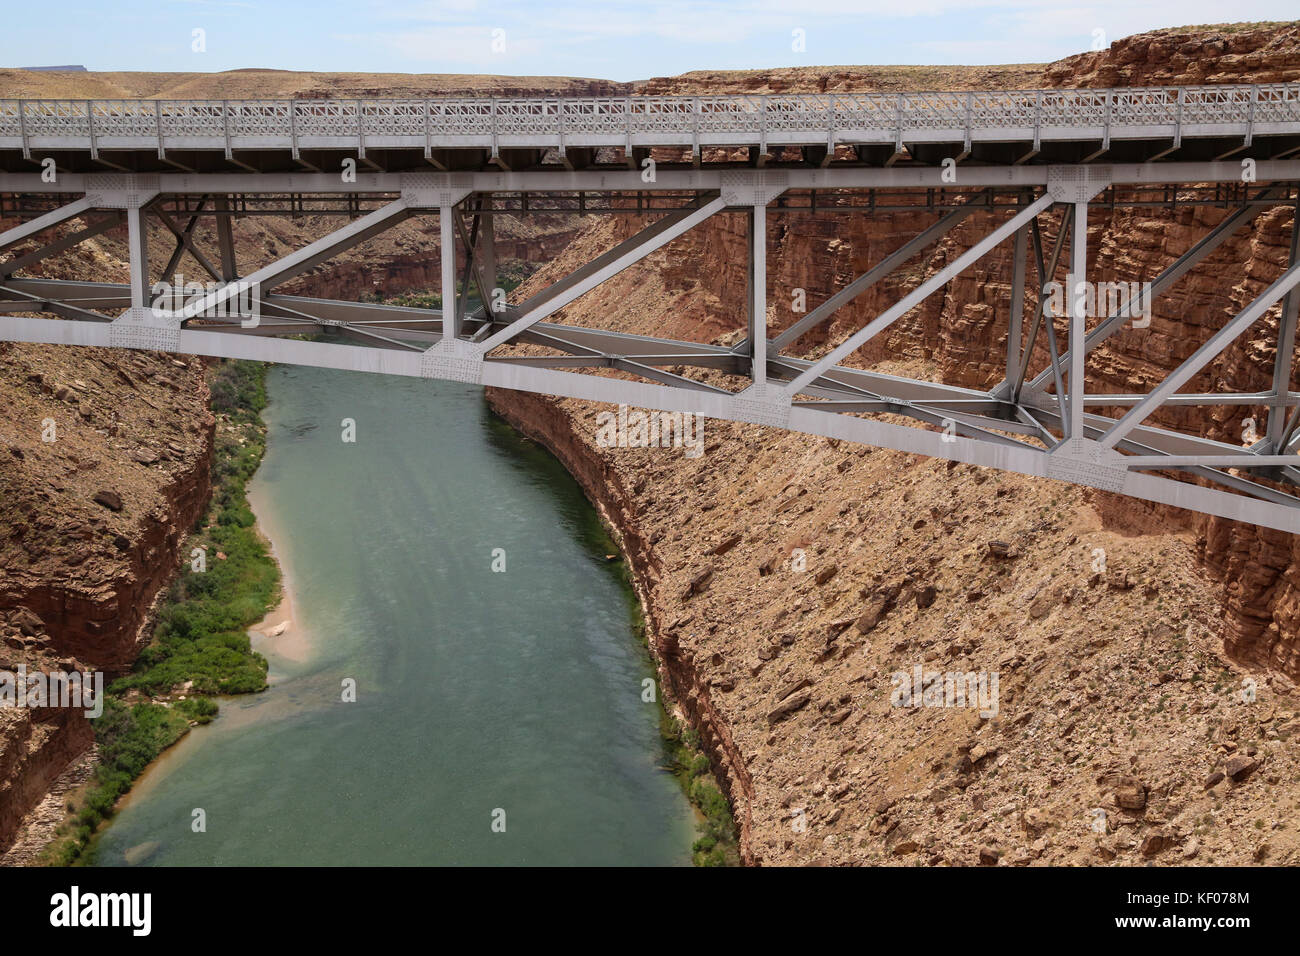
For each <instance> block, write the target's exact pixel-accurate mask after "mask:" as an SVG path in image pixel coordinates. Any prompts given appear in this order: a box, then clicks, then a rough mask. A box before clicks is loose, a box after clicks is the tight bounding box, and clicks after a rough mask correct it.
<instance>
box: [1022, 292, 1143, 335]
mask: <svg viewBox="0 0 1300 956" xmlns="http://www.w3.org/2000/svg"><path fill="white" fill-rule="evenodd" d="M1074 290H1075V294H1076V295H1082V297H1083V314H1084V316H1085V317H1086V318H1089V319H1109V318H1113V317H1116V316H1122V317H1123V318H1126V319H1132V320H1133V328H1135V329H1145V328H1147V326H1149V325H1150V324H1151V299H1152V297H1153V295H1152V291H1151V283H1150V282H1078V283H1075V285H1074ZM1047 297H1048V298H1047V305H1048V308H1049V309H1051V312H1050V314H1051V315H1054V316H1067V315H1069V314H1070V303H1069V301H1068V292H1067V287H1066V284H1065V283H1061V282H1055V281H1053V282H1049V283H1047Z"/></svg>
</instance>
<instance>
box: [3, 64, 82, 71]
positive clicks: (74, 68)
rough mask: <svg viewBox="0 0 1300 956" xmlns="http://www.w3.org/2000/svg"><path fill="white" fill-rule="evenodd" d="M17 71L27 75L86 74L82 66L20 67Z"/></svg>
mask: <svg viewBox="0 0 1300 956" xmlns="http://www.w3.org/2000/svg"><path fill="white" fill-rule="evenodd" d="M18 69H20V70H27V71H28V72H29V73H88V72H90V71H89V70H87V69H86V68H85V67H84V66H80V65H77V66H20V67H19V68H18Z"/></svg>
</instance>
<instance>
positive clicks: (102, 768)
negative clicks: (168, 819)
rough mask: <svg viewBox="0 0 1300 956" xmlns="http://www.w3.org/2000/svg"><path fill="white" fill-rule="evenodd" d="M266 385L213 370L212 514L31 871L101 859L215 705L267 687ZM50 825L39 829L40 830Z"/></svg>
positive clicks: (253, 367) (110, 702) (110, 699)
mask: <svg viewBox="0 0 1300 956" xmlns="http://www.w3.org/2000/svg"><path fill="white" fill-rule="evenodd" d="M265 377H266V368H265V367H264V366H262V365H259V364H257V363H236V362H226V363H223V364H221V365H219V366H216V367H215V368H214V371H213V374H212V378H211V383H210V389H211V394H212V410H213V412H214V413H215V414H216V415H217V417H218V422H219V424H218V428H217V433H216V439H215V442H214V449H213V457H212V489H213V493H212V499H211V502H210V504H209V507H208V509H207V512H206V515H207V517H206V519H205V520H204V521H203V522H202V523H201V526H200V527H199V528H198V529H196V530H195V532H194V534H193V535H192V536H191V537H190V539H189V540H188V541H187V542H186V545H185V548H184V549H183V550H182V555H183V556H185V561H184V563H183V564H182V570H181V573H180V574H179V575H178V576H177V578H176V579H175V580H174V581H173V582H172V584H171V585H170V587H169V588H168V590H167V592H166V594H165V596H164V597H163V598H162V599H161V600H160V602H159V606H158V608H157V610H156V615H155V620H154V624H153V628H152V638H151V640H150V643H149V644H148V645H147V646H146V647H145V648H144V649H143V650H142V651H141V653H140V655H139V657H138V658H137V660H136V662H135V665H134V666H133V668H132V669H131V671H130V672H129V673H128V674H126V675H124V676H122V677H120V678H118V679H117V680H115V681H113V683H111V684H110V685H109V687H108V688H107V693H106V698H107V699H106V701H105V706H104V713H103V715H102V716H100V717H99V718H96V719H95V720H94V722H93V724H94V730H95V739H96V751H97V764H96V766H95V767H94V769H93V771H92V772H90V774H89V776H88V779H87V780H86V781H85V782H84V784H82V785H81V786H79V787H77V788H76V789H75V790H72V791H71V793H70V794H69V795H68V798H67V800H66V803H65V806H66V807H67V814H66V816H65V817H64V819H63V820H62V822H61V823H60V824H59V825H58V826H57V827H56V828H55V829H54V832H53V835H52V839H50V841H49V842H48V844H47V845H46V846H45V847H44V848H43V849H42V850H41V851H40V852H39V853H38V854H36V855H35V858H34V860H33V862H36V863H40V864H46V865H60V866H66V865H72V864H76V863H82V862H86V861H89V860H93V857H94V848H95V841H96V839H97V836H98V833H99V832H100V830H101V829H102V827H103V826H104V825H105V824H106V823H107V822H108V821H109V820H110V819H111V818H112V817H113V816H114V815H115V814H116V813H117V811H118V809H119V807H120V806H121V805H122V801H123V798H124V797H125V796H126V795H127V794H128V793H129V792H130V790H131V789H132V787H133V786H134V784H135V781H136V780H137V779H138V778H140V776H141V775H142V774H144V773H145V771H146V770H147V769H148V768H149V767H150V766H152V765H153V764H154V763H155V761H157V760H158V758H159V757H160V756H161V755H162V754H164V753H166V752H168V751H169V750H170V749H171V748H172V747H173V746H174V745H175V744H176V743H177V742H178V741H180V740H182V739H183V738H184V737H186V735H187V734H188V733H189V732H190V730H191V728H194V727H197V726H200V725H202V724H206V723H209V722H210V721H212V720H213V719H214V718H215V717H216V716H217V713H218V710H219V708H218V705H217V703H216V701H215V699H214V698H216V697H218V696H223V697H229V696H230V695H238V694H248V693H255V692H256V691H259V690H262V689H263V688H265V687H266V673H267V665H266V660H265V659H264V658H263V657H262V655H260V654H259V653H257V652H256V651H254V650H253V648H252V646H251V643H250V641H249V638H248V635H247V633H246V632H245V629H246V628H247V627H248V625H250V624H251V623H253V622H255V621H257V620H258V619H260V618H263V617H264V616H265V615H266V614H267V613H268V610H269V609H270V608H271V607H273V606H274V605H276V604H277V603H278V601H279V594H280V578H279V569H278V567H277V565H276V563H275V561H274V559H273V558H272V557H271V556H270V554H269V553H268V549H267V546H266V544H265V542H264V540H263V539H262V537H261V535H260V534H259V532H258V530H257V528H256V523H255V521H254V519H253V515H252V512H251V511H250V510H249V507H248V501H247V497H246V486H247V484H248V482H249V480H250V479H251V478H252V476H253V474H254V473H255V472H256V471H257V468H258V466H259V465H260V463H261V461H262V457H263V455H264V454H265V450H266V429H265V425H264V424H263V422H262V420H261V417H260V416H261V412H262V410H263V409H264V408H265V407H266V388H265ZM42 806H43V807H44V804H43V805H42ZM46 809H48V808H46ZM49 817H50V814H49V813H48V812H47V813H46V814H45V815H44V816H43V817H41V818H40V820H38V829H37V832H38V833H39V832H40V828H41V827H45V828H48V826H49V822H50V820H49ZM41 821H43V822H41ZM30 841H31V835H30V834H29V835H28V836H27V842H28V843H30Z"/></svg>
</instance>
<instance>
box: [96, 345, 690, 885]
mask: <svg viewBox="0 0 1300 956" xmlns="http://www.w3.org/2000/svg"><path fill="white" fill-rule="evenodd" d="M272 393H273V395H274V399H275V401H274V405H273V406H272V408H271V409H270V410H269V411H268V415H267V416H266V417H267V421H268V428H269V447H270V449H271V451H270V453H269V454H268V455H267V458H266V461H265V462H264V463H263V467H262V469H260V470H259V473H258V476H257V478H256V480H255V481H254V482H253V484H252V486H251V488H250V497H251V500H252V501H253V502H254V506H255V508H256V509H257V514H258V521H259V525H261V526H262V527H263V529H264V530H265V531H266V533H267V535H268V536H269V537H270V538H271V539H272V540H273V541H274V542H275V553H276V554H277V555H278V556H279V558H280V560H281V562H282V566H283V569H284V572H285V574H286V577H285V579H284V580H285V590H286V593H287V594H288V595H289V596H290V600H291V601H292V608H293V610H292V612H291V614H292V618H293V620H292V624H291V626H290V628H289V630H287V631H286V632H285V633H284V634H282V635H281V636H280V637H276V638H270V639H268V640H267V642H266V643H265V644H264V645H262V646H264V647H265V648H266V651H265V653H266V656H267V658H268V661H269V665H270V676H271V687H270V689H269V690H268V691H267V692H266V693H264V694H258V695H254V696H253V697H250V698H244V699H240V700H238V701H234V702H232V704H231V705H230V706H223V716H224V717H225V719H223V720H220V721H217V722H215V723H213V724H211V725H209V726H208V727H206V728H203V729H202V731H201V732H200V733H199V734H196V735H194V736H193V737H192V738H191V739H193V740H195V741H196V743H195V745H193V746H190V745H188V744H186V745H182V747H181V748H173V752H172V753H174V754H175V757H174V758H173V757H172V756H170V755H169V757H168V758H166V760H167V768H166V770H167V772H165V773H157V772H154V773H151V774H150V775H149V777H148V778H147V780H146V781H145V782H144V784H143V785H142V786H141V792H140V793H139V794H137V795H136V796H133V797H132V799H131V800H130V801H128V803H127V805H125V806H124V808H123V810H122V812H121V813H120V814H119V815H118V817H117V818H116V819H115V820H114V823H113V826H112V827H111V828H109V829H108V830H107V831H106V833H105V836H104V839H103V840H102V841H101V843H100V844H99V848H98V854H97V860H98V862H99V863H101V864H103V865H131V864H134V863H139V862H145V863H147V864H149V865H211V864H245V865H268V864H277V863H286V862H294V863H301V864H305V865H330V864H334V865H337V864H340V863H349V864H352V863H358V864H370V865H386V864H391V865H403V864H405V865H412V864H433V865H437V864H458V863H483V864H515V865H520V864H524V865H527V864H532V863H585V864H591V865H611V864H628V863H641V864H657V865H669V864H675V865H681V864H689V862H690V860H691V841H692V839H693V838H694V837H695V836H696V833H695V823H694V817H693V815H692V813H691V808H690V806H689V804H688V803H687V801H686V800H685V799H684V798H683V797H682V795H681V792H680V789H679V788H678V786H677V783H676V782H675V781H674V780H673V778H672V777H671V776H670V775H669V774H667V773H665V772H664V769H663V765H664V763H665V762H666V761H665V755H664V748H663V745H662V743H661V741H660V738H659V727H658V719H657V716H656V715H657V713H658V707H657V703H656V704H654V705H653V706H654V708H655V709H654V710H651V709H649V708H650V707H651V706H652V705H651V704H650V703H648V702H647V701H646V700H644V699H643V697H642V695H643V693H644V683H645V681H646V679H647V678H648V677H650V676H651V675H653V668H652V666H651V664H650V660H649V656H648V654H647V652H646V651H645V650H644V648H643V647H642V646H640V645H639V644H638V643H637V642H636V639H635V631H634V628H633V622H632V621H631V619H630V615H629V608H628V602H627V599H626V596H625V593H624V592H623V591H622V590H621V587H622V586H621V585H620V584H619V583H618V581H617V572H618V570H619V564H618V562H611V561H609V560H607V555H608V554H610V553H611V552H612V551H613V550H614V546H613V544H612V542H611V541H610V540H609V539H608V536H607V535H606V534H605V533H604V532H603V530H602V529H601V527H600V523H599V521H598V519H597V517H596V515H595V513H594V512H593V510H592V508H591V507H590V505H589V504H588V503H587V501H586V499H585V498H583V496H582V494H581V491H580V490H579V489H578V488H577V486H576V485H575V484H574V482H573V481H572V480H571V479H570V478H569V477H568V475H567V474H565V473H564V471H563V469H562V468H561V466H560V465H559V463H558V462H556V461H555V459H554V458H553V457H552V456H551V455H549V454H548V453H546V452H544V451H543V450H541V449H539V448H538V447H537V446H536V445H534V444H533V443H531V442H527V441H525V440H523V439H522V438H520V437H519V436H518V435H517V434H516V433H515V432H514V431H513V430H512V429H510V428H509V427H508V426H506V425H504V424H503V423H501V422H499V421H498V420H496V419H495V418H493V417H492V416H490V415H489V413H488V410H487V408H486V406H485V404H484V402H483V399H482V393H481V391H480V390H478V389H474V388H465V387H463V386H457V385H455V384H452V383H439V382H422V381H407V380H401V379H382V378H374V377H371V376H363V375H356V374H349V373H339V372H330V371H323V370H313V369H298V368H291V367H276V368H275V369H273V370H272ZM344 419H352V420H353V421H354V422H355V425H356V430H355V436H356V438H357V441H356V443H355V444H353V443H349V442H347V441H346V440H344V441H340V431H339V423H340V421H342V420H344ZM379 474H382V476H383V480H382V481H379V480H376V479H377V476H378V475H379ZM469 489H473V491H472V492H470V491H469ZM497 548H499V549H501V550H502V551H504V552H505V555H506V558H505V565H504V566H506V567H507V568H508V569H507V570H505V571H504V572H503V573H497V572H496V571H494V570H493V554H492V552H493V550H494V549H497ZM271 621H272V623H273V624H274V623H276V617H275V616H273V617H272V619H271ZM308 634H309V635H310V638H311V645H312V646H311V653H310V654H308V655H307V657H306V659H305V660H303V661H293V660H289V659H287V658H285V657H284V656H283V655H282V654H281V649H282V648H284V649H288V647H289V645H288V644H281V643H280V642H282V641H284V640H285V639H286V638H292V637H293V636H294V635H308ZM259 642H260V639H257V638H255V644H254V646H255V647H256V646H258V644H259ZM344 682H347V683H346V684H345V683H344ZM341 685H342V686H343V688H344V689H347V688H348V687H351V688H353V689H354V690H355V697H354V699H351V700H350V698H349V697H348V696H345V697H343V698H342V699H341V696H340V689H341ZM561 689H562V690H561ZM252 793H255V794H256V799H255V800H253V799H250V794H252ZM196 807H201V808H203V809H204V810H205V811H206V817H207V822H208V827H207V832H206V833H204V834H202V835H197V834H193V833H191V832H190V829H189V826H188V816H189V814H190V813H191V811H192V810H193V809H194V808H196ZM498 809H500V810H501V811H503V812H504V813H506V814H508V816H509V826H508V830H506V829H505V828H504V827H503V829H502V830H501V831H500V832H498V831H497V830H496V829H495V828H494V827H492V826H491V824H492V823H493V822H494V819H495V817H494V814H495V813H496V811H497V810H498ZM502 823H503V824H504V818H503V820H502ZM412 834H416V835H418V839H412Z"/></svg>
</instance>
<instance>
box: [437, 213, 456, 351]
mask: <svg viewBox="0 0 1300 956" xmlns="http://www.w3.org/2000/svg"><path fill="white" fill-rule="evenodd" d="M455 208H456V207H455V206H452V205H449V204H447V203H443V204H442V205H441V206H440V207H439V208H438V226H439V228H440V230H441V233H442V239H441V243H442V245H441V250H440V251H441V253H442V269H441V271H442V337H443V338H444V339H447V338H452V339H456V338H460V316H459V315H458V314H457V313H456V222H455V219H454V215H455Z"/></svg>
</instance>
